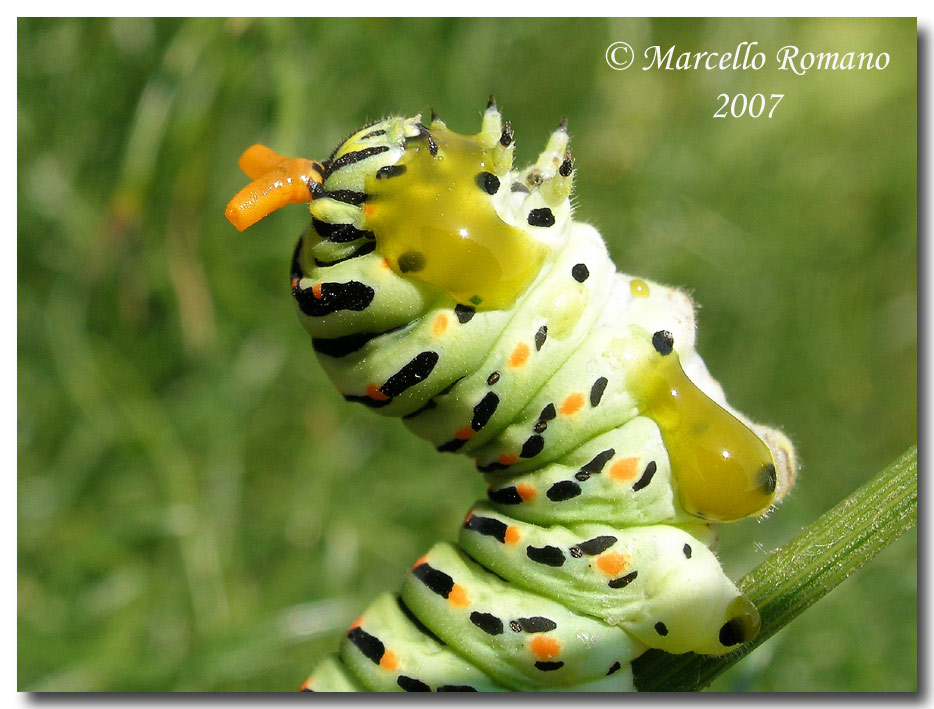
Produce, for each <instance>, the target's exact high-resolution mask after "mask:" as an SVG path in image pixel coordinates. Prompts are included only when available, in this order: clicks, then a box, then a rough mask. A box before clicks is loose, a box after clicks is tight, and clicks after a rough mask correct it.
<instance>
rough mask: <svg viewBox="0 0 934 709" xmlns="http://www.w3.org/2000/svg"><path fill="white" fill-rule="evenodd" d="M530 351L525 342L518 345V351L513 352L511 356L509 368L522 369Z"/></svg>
mask: <svg viewBox="0 0 934 709" xmlns="http://www.w3.org/2000/svg"><path fill="white" fill-rule="evenodd" d="M529 351H530V350H529V346H528V345H527V344H525V343H524V342H520V343H519V344H518V345H516V349H514V350H513V351H512V354H511V355H509V361H508V364H509V366H510V367H521V366H522V365H523V364H525V362H526V360H527V359H528V358H529Z"/></svg>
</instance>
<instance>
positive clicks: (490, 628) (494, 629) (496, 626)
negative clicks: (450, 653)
mask: <svg viewBox="0 0 934 709" xmlns="http://www.w3.org/2000/svg"><path fill="white" fill-rule="evenodd" d="M470 622H471V623H473V624H474V625H476V626H477V627H478V628H480V630H482V631H483V632H484V633H486V634H487V635H502V634H503V621H501V620H500V619H499V618H497V617H496V616H495V615H493V614H492V613H479V612H477V611H474V612H473V613H471V614H470Z"/></svg>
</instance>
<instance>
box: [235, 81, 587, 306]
mask: <svg viewBox="0 0 934 709" xmlns="http://www.w3.org/2000/svg"><path fill="white" fill-rule="evenodd" d="M567 143H568V135H567V131H566V125H565V122H564V121H562V123H561V124H560V125H559V127H558V129H557V130H555V131H554V133H553V134H552V135H551V138H550V140H549V141H548V144H547V145H546V147H545V150H544V152H542V154H541V155H540V157H539V159H538V161H537V162H536V163H535V164H534V165H532V166H531V167H529V168H527V169H526V170H524V171H521V172H510V169H511V167H512V161H513V151H514V147H515V143H514V139H513V132H512V129H511V127H510V126H509V124H508V123H506V124H504V123H503V121H502V117H501V115H500V112H499V110H498V109H497V107H496V104H495V102H494V101H493V100H492V98H491V99H490V103H489V104H488V106H487V109H486V111H485V113H484V115H483V123H482V127H481V130H480V132H479V133H477V134H476V135H469V136H468V135H461V134H458V133H455V132H454V131H452V130H450V129H449V128H448V127H447V126H446V125H445V124H444V123H443V122H442V121H440V120H439V119H438V118H437V116H435V115H434V113H432V117H431V120H430V122H429V123H428V125H425V124H424V123H423V122H422V120H421V116H420V115H419V116H414V117H412V118H401V117H393V118H388V119H386V120H383V121H380V122H378V123H374V124H371V125H368V126H366V127H364V128H362V129H360V130H359V131H357V132H356V133H354V134H353V135H351V136H350V137H349V138H348V139H347V140H346V141H344V142H343V143H342V144H341V145H340V146H339V147H338V148H337V149H336V150H335V151H334V152H333V153H332V154H331V156H330V157H329V158H328V159H327V160H325V161H324V162H322V163H318V162H314V161H309V160H300V159H286V158H283V157H282V156H279V155H276V154H275V153H273V152H272V151H271V150H269V149H268V148H264V147H263V146H253V147H252V148H250V149H249V150H247V152H246V153H244V156H243V157H242V158H241V161H240V166H241V168H242V169H243V170H244V172H246V173H247V175H248V176H250V177H254V178H255V179H254V182H253V183H252V184H251V185H249V186H248V187H247V188H245V189H244V190H242V191H241V192H240V193H238V195H237V196H236V197H234V199H233V200H231V202H230V204H229V205H228V207H227V212H226V214H227V218H228V219H229V220H230V221H231V222H232V223H233V224H234V225H235V226H236V227H237V228H238V229H240V230H243V229H245V228H246V227H248V226H250V225H252V224H254V223H255V222H256V221H259V219H262V218H263V217H264V216H266V215H267V214H269V213H271V212H272V211H274V210H276V209H278V208H279V207H282V206H284V205H285V204H288V203H290V202H299V201H304V202H307V201H310V202H311V205H310V211H311V215H312V219H313V222H312V223H313V227H314V229H315V231H317V232H318V234H319V235H321V236H322V237H324V238H327V239H330V240H331V241H341V240H346V241H349V240H352V239H355V238H358V237H359V236H360V235H361V234H366V235H370V236H372V237H373V238H375V241H376V249H377V251H378V253H379V254H380V255H381V256H382V257H383V258H384V259H385V260H386V262H387V263H388V265H389V267H390V268H391V269H392V270H393V271H394V272H395V273H396V274H397V275H399V276H400V277H403V278H408V279H412V280H415V281H419V282H421V283H424V284H428V285H429V286H432V287H437V288H439V289H440V290H441V291H444V292H446V293H447V294H448V295H450V296H451V297H452V298H453V299H454V300H455V301H457V302H458V303H461V304H463V305H470V306H472V307H474V308H480V309H496V308H505V307H509V306H510V305H511V304H512V303H513V301H514V300H515V299H516V297H517V295H518V294H519V293H520V292H522V291H523V290H524V289H525V288H526V287H527V286H528V285H529V283H530V282H531V280H532V279H533V278H534V276H535V275H536V273H537V272H538V270H539V267H540V265H541V263H542V261H543V260H544V259H545V257H546V255H547V253H548V250H549V248H550V247H551V246H553V245H554V243H555V240H556V239H557V238H559V237H557V236H553V235H557V234H560V233H561V232H562V230H561V229H560V227H561V226H562V225H563V223H564V222H566V221H567V220H568V219H569V218H570V203H569V200H568V197H569V195H570V192H571V187H572V182H573V162H572V159H571V155H570V153H569V152H567ZM530 226H531V227H538V228H536V229H529V228H528V227H530ZM555 226H557V227H558V228H557V229H551V228H550V227H555Z"/></svg>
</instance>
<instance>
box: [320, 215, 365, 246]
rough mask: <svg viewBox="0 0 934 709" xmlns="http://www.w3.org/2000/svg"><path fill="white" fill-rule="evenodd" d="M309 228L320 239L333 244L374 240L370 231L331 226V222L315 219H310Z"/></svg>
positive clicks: (337, 225)
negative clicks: (311, 228)
mask: <svg viewBox="0 0 934 709" xmlns="http://www.w3.org/2000/svg"><path fill="white" fill-rule="evenodd" d="M311 226H312V227H313V228H314V230H315V232H317V234H318V235H319V236H320V237H321V238H322V239H327V240H328V241H330V242H332V243H335V244H344V243H347V242H348V241H356V240H357V239H372V238H374V235H373V232H372V231H361V230H360V229H357V228H356V227H355V226H354V225H353V224H332V223H331V222H323V221H321V220H320V219H318V218H316V217H312V218H311Z"/></svg>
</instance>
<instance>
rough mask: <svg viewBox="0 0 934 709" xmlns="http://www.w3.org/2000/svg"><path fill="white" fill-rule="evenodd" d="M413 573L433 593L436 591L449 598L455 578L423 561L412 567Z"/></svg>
mask: <svg viewBox="0 0 934 709" xmlns="http://www.w3.org/2000/svg"><path fill="white" fill-rule="evenodd" d="M412 575H413V576H414V577H415V578H417V579H418V580H419V581H421V582H422V583H423V584H425V585H426V586H427V587H428V589H429V590H430V591H431V592H432V593H436V594H438V595H439V596H441V597H442V598H447V597H448V595H449V594H450V593H451V589H453V588H454V579H452V578H451V577H450V576H448V575H447V574H446V573H444V572H443V571H439V570H438V569H435V568H433V567H431V566H429V565H428V563H427V562H425V563H421V564H419V565H418V566H416V567H415V568H414V569H412Z"/></svg>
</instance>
